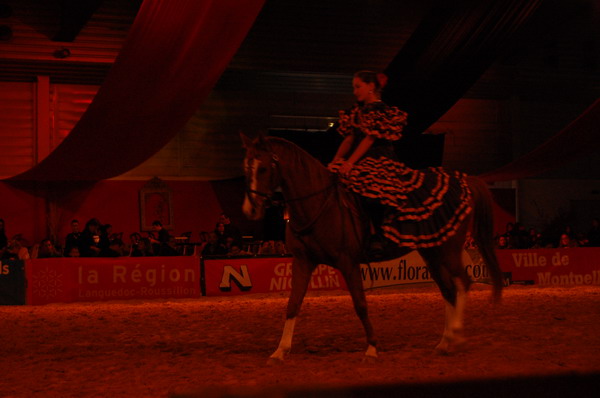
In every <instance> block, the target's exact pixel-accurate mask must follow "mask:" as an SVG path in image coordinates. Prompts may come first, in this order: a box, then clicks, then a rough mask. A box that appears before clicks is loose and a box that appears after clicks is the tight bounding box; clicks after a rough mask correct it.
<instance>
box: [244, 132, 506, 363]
mask: <svg viewBox="0 0 600 398" xmlns="http://www.w3.org/2000/svg"><path fill="white" fill-rule="evenodd" d="M241 138H242V141H243V144H244V147H245V149H246V155H245V158H244V169H245V176H246V193H245V197H244V202H243V212H244V214H245V215H246V217H247V218H249V219H250V220H260V219H262V218H263V217H264V214H265V208H266V207H267V206H268V205H269V204H270V202H271V201H272V199H273V195H274V193H275V192H276V191H277V190H280V191H281V194H282V195H283V198H284V201H285V204H286V206H287V209H288V211H289V222H288V224H287V227H286V228H287V229H286V245H287V248H288V250H289V252H290V253H291V254H292V288H291V293H290V296H289V299H288V304H287V311H286V320H285V324H284V327H283V334H282V336H281V339H280V342H279V346H278V347H277V349H276V350H275V352H274V353H273V354H272V355H271V356H270V357H269V362H270V363H279V362H283V360H284V358H285V356H286V355H287V354H288V353H289V351H290V350H291V347H292V336H293V333H294V327H295V323H296V317H297V315H298V313H299V311H300V307H301V305H302V301H303V300H304V296H305V294H306V291H307V288H308V285H309V282H310V278H311V274H312V273H313V271H314V270H315V268H316V267H317V266H318V265H319V264H326V265H329V266H331V267H333V268H335V269H337V270H339V271H340V273H341V274H342V276H343V278H344V280H345V282H346V285H347V287H348V291H349V293H350V296H351V297H352V301H353V305H354V310H355V312H356V314H357V315H358V317H359V319H360V321H361V322H362V326H363V328H364V331H365V334H366V339H367V350H366V352H365V356H364V359H365V360H375V359H376V358H377V348H376V347H377V340H376V337H375V332H374V330H373V326H372V325H371V321H370V320H369V316H368V309H367V301H366V297H365V293H364V289H363V284H362V277H361V273H360V261H361V259H364V255H363V254H364V245H365V241H366V238H367V236H368V232H369V226H368V225H369V221H368V219H366V217H365V215H364V214H363V213H362V212H361V211H360V204H359V202H358V198H357V197H356V195H354V194H352V193H350V192H348V191H346V190H345V188H344V187H343V186H342V185H341V183H340V182H339V181H338V180H337V176H336V175H334V174H333V173H331V172H330V171H329V170H328V169H327V168H326V167H325V166H323V165H322V164H321V163H320V162H319V161H318V160H317V159H315V158H314V157H312V156H311V155H310V154H308V153H307V152H306V151H304V150H303V149H301V148H300V147H298V146H297V145H295V144H293V143H292V142H290V141H287V140H285V139H282V138H276V137H264V136H262V135H259V136H258V137H257V138H256V139H251V138H249V137H247V136H246V135H244V134H243V133H242V134H241ZM467 184H468V186H469V189H470V191H471V206H472V209H473V211H471V212H470V213H469V215H468V216H467V217H466V218H465V219H464V220H463V222H462V223H461V225H460V227H459V229H458V231H456V233H455V234H454V235H453V236H451V237H450V238H448V239H447V240H446V241H445V242H443V243H442V244H441V245H439V246H435V247H430V248H426V249H417V250H418V253H419V254H420V255H421V257H422V258H423V259H424V261H425V263H426V265H427V267H428V269H429V272H430V275H431V276H432V279H433V280H434V281H435V283H436V284H437V286H438V287H439V289H440V292H441V294H442V296H443V298H444V300H445V302H446V314H445V317H446V320H445V327H444V332H443V334H442V338H441V341H440V342H439V343H438V344H437V346H436V347H435V351H436V352H438V353H441V354H447V353H449V352H451V351H452V350H454V349H456V348H458V347H459V346H460V345H461V344H462V343H463V342H464V341H465V340H464V338H463V337H462V330H463V314H464V309H465V303H466V298H467V292H468V290H469V286H470V283H471V281H470V278H469V276H468V275H467V273H466V270H465V268H464V266H463V264H462V255H461V254H462V250H463V247H464V242H465V240H466V236H467V232H468V231H470V232H471V236H472V238H473V240H474V241H475V243H476V244H477V246H478V248H479V251H480V253H481V255H482V258H483V260H484V262H485V264H486V265H487V267H488V269H489V271H490V275H491V279H492V285H493V289H492V291H493V297H494V299H496V301H497V300H499V299H500V296H501V289H502V272H501V270H500V267H499V265H498V261H497V259H496V255H495V252H494V250H493V219H492V208H491V206H492V205H491V204H492V199H491V195H490V192H489V189H488V188H487V185H486V184H485V183H484V182H483V181H482V180H480V179H477V178H476V177H467ZM407 252H410V249H408V250H407Z"/></svg>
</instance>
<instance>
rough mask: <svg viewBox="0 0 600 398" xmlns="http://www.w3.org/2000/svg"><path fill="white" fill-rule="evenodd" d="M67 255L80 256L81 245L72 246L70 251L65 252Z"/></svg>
mask: <svg viewBox="0 0 600 398" xmlns="http://www.w3.org/2000/svg"><path fill="white" fill-rule="evenodd" d="M65 257H80V256H79V247H77V246H73V247H71V250H69V252H68V253H67V254H65Z"/></svg>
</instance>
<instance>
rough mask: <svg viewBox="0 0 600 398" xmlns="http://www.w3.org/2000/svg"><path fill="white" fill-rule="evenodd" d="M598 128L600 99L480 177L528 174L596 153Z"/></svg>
mask: <svg viewBox="0 0 600 398" xmlns="http://www.w3.org/2000/svg"><path fill="white" fill-rule="evenodd" d="M599 129H600V99H598V100H596V102H594V103H593V104H592V105H591V106H590V107H589V108H587V109H586V110H585V112H583V113H582V114H581V115H580V116H579V117H578V118H577V119H575V120H574V121H573V122H571V123H570V124H569V125H567V126H566V127H565V128H564V129H562V130H561V131H559V132H558V133H557V134H555V135H554V136H553V137H552V138H550V139H549V140H548V141H546V142H545V143H544V144H542V145H540V146H539V147H537V148H535V149H534V150H533V151H531V152H529V153H527V154H525V155H523V156H521V157H520V158H518V159H516V160H514V161H513V162H511V163H509V164H507V165H505V166H503V167H501V168H499V169H497V170H494V171H490V172H488V173H485V174H482V175H480V177H481V178H483V179H484V180H485V181H487V182H494V181H506V180H516V179H520V178H526V177H531V176H535V175H539V174H541V173H544V172H546V171H550V170H553V169H556V168H559V167H561V166H563V165H565V164H567V163H569V162H572V161H573V160H575V159H578V158H583V157H585V156H588V155H590V154H592V153H598V152H600V138H599V137H598V131H599ZM599 173H600V171H599Z"/></svg>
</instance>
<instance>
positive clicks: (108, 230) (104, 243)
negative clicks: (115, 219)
mask: <svg viewBox="0 0 600 398" xmlns="http://www.w3.org/2000/svg"><path fill="white" fill-rule="evenodd" d="M98 230H99V232H100V233H99V234H98V235H100V251H102V250H106V249H108V247H109V246H110V241H111V238H110V236H111V235H112V225H111V224H104V225H100V228H99V229H98Z"/></svg>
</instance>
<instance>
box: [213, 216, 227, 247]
mask: <svg viewBox="0 0 600 398" xmlns="http://www.w3.org/2000/svg"><path fill="white" fill-rule="evenodd" d="M213 232H214V233H215V234H216V235H217V239H219V243H220V244H222V245H223V246H226V245H227V238H228V237H229V235H227V234H226V233H225V224H223V223H222V222H218V223H217V224H216V225H215V230H214V231H213Z"/></svg>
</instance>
